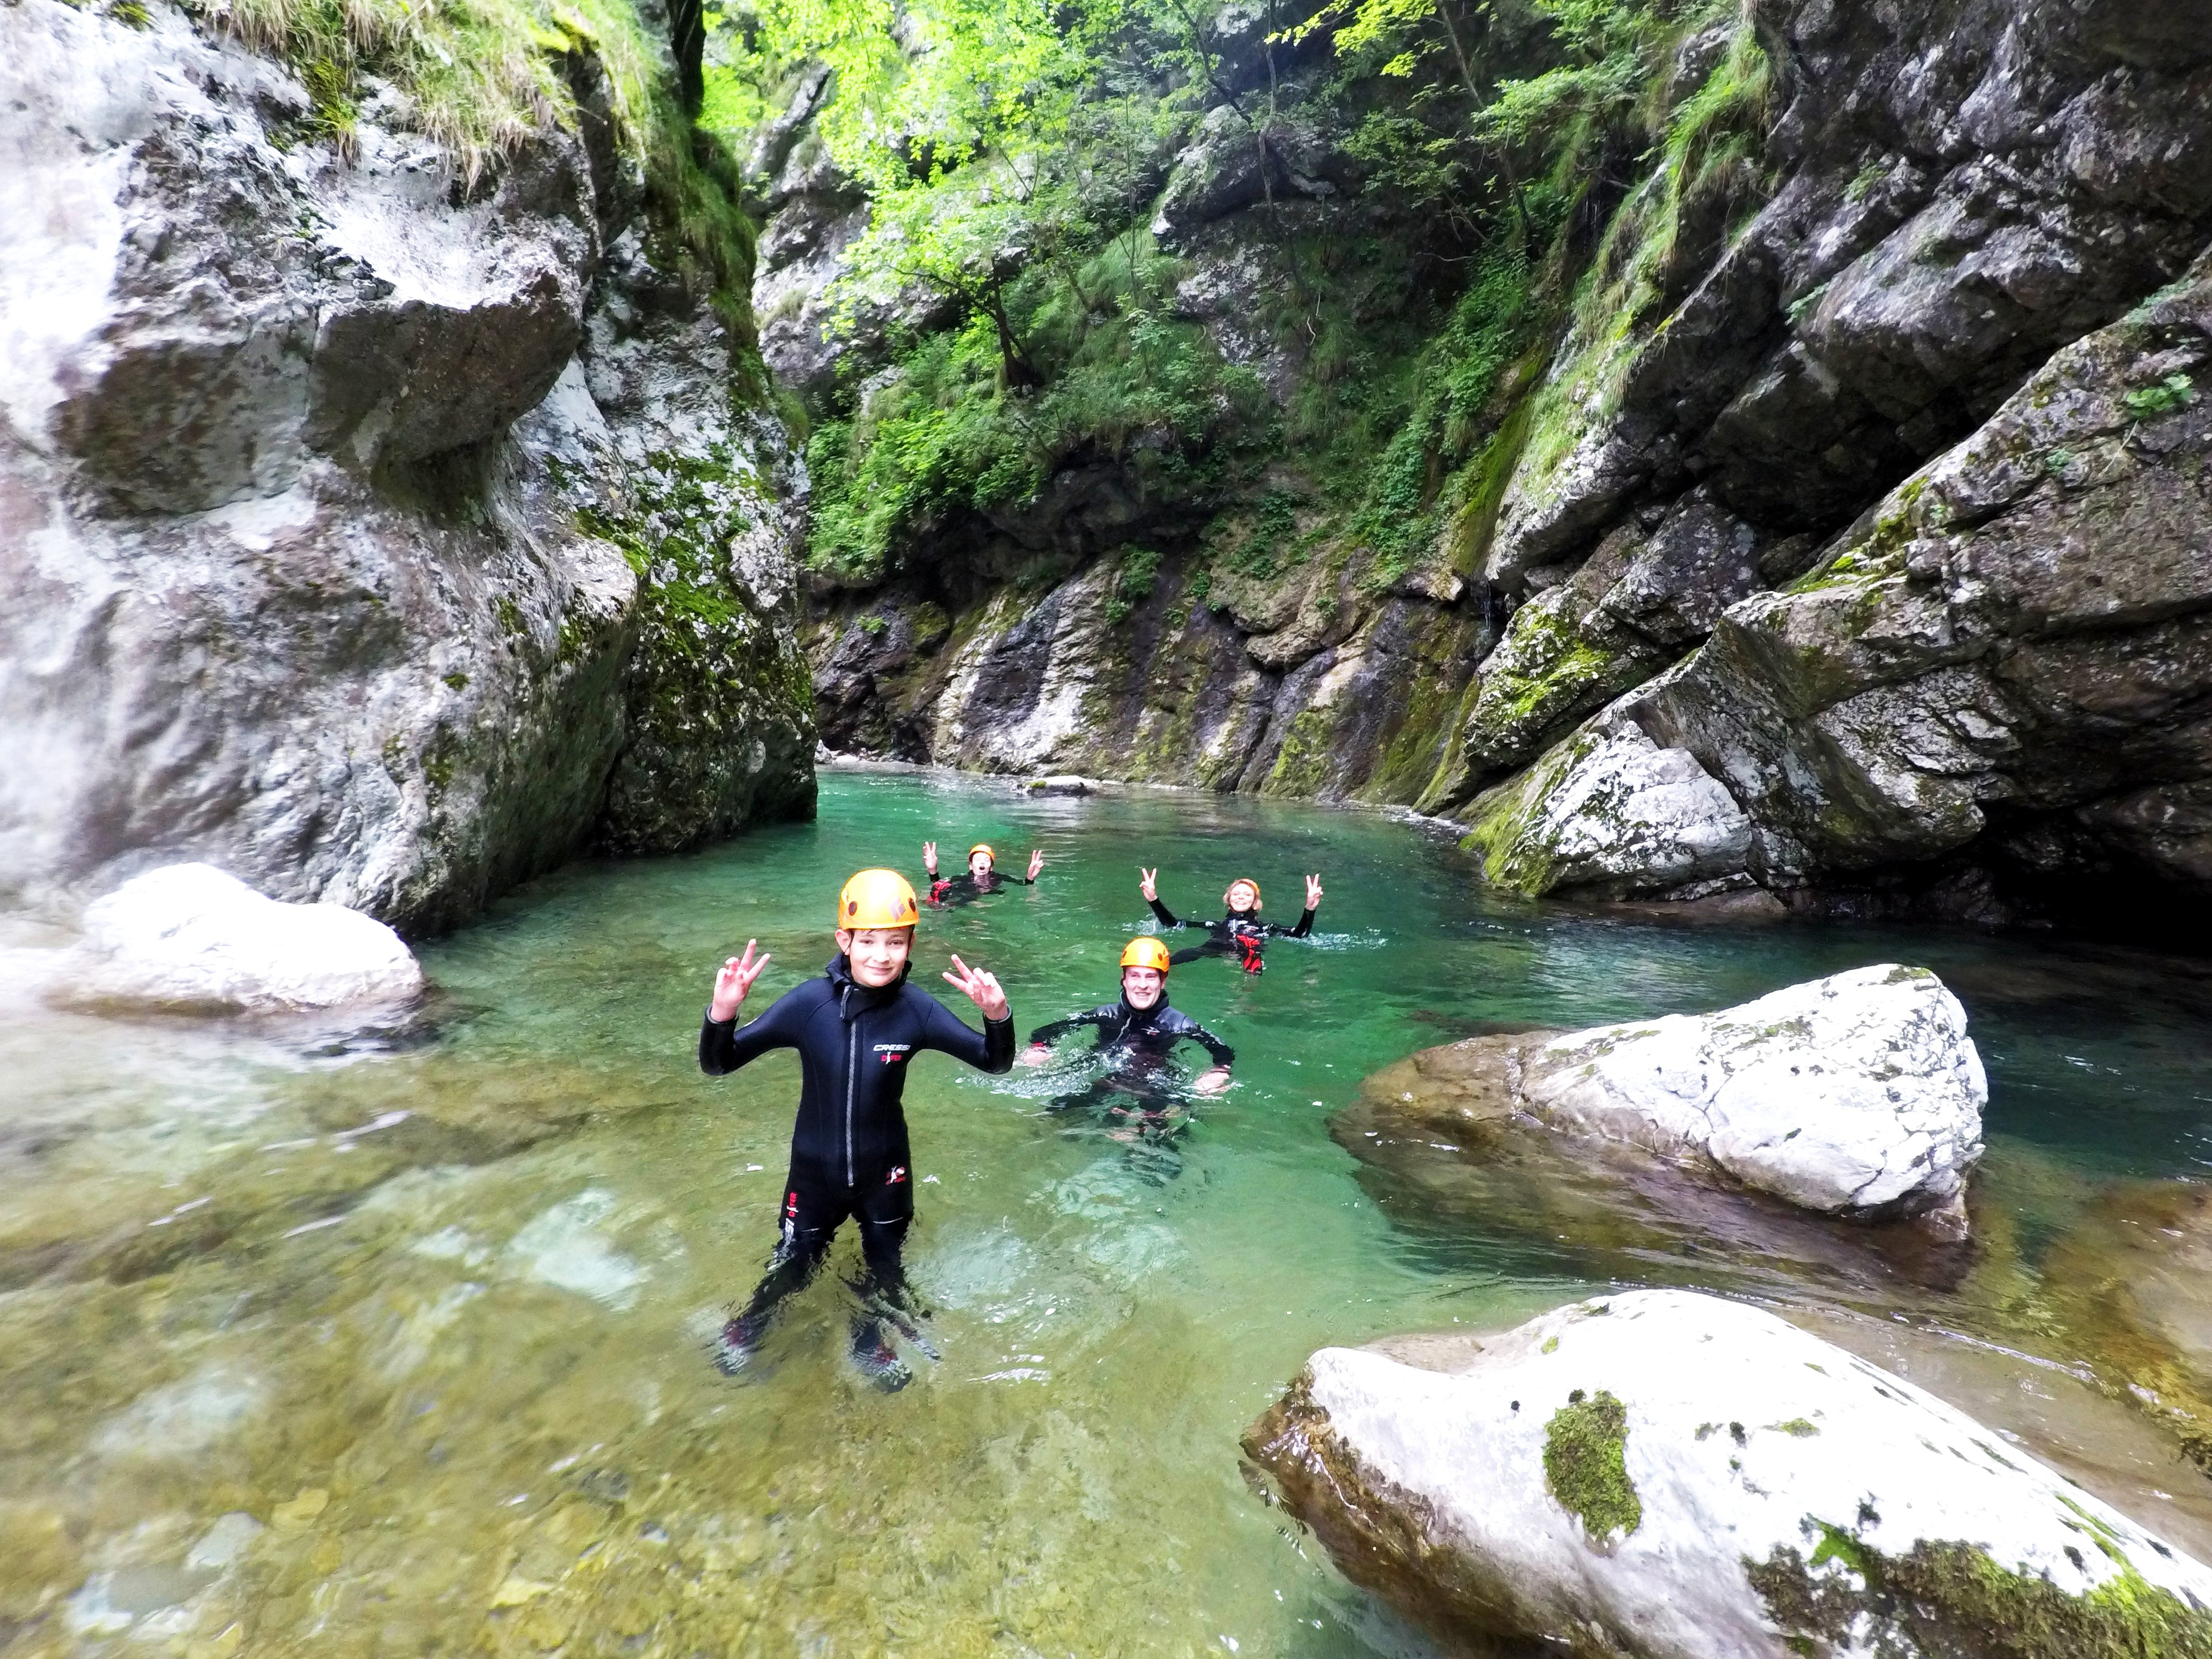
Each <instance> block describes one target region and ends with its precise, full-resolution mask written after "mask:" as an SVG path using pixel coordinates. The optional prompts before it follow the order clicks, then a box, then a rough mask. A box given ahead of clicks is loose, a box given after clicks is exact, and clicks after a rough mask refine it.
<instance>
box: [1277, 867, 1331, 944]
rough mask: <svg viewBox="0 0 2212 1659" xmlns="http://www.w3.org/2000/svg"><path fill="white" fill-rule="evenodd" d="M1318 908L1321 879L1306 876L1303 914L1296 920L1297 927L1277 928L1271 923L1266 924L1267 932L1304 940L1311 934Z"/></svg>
mask: <svg viewBox="0 0 2212 1659" xmlns="http://www.w3.org/2000/svg"><path fill="white" fill-rule="evenodd" d="M1320 908H1321V878H1320V877H1319V876H1308V877H1307V878H1306V908H1305V914H1304V915H1301V916H1300V917H1299V918H1298V925H1297V927H1276V926H1274V925H1273V923H1272V922H1271V923H1269V924H1268V927H1267V931H1268V932H1269V933H1280V934H1281V935H1282V936H1283V937H1284V938H1285V939H1304V937H1305V936H1306V935H1307V934H1308V933H1311V932H1313V924H1314V912H1315V911H1316V910H1318V909H1320Z"/></svg>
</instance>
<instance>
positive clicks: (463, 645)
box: [0, 0, 813, 931]
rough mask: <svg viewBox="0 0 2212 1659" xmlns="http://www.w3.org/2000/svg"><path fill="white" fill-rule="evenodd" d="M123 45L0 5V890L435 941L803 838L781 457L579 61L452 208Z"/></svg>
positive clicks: (245, 66)
mask: <svg viewBox="0 0 2212 1659" xmlns="http://www.w3.org/2000/svg"><path fill="white" fill-rule="evenodd" d="M137 18H143V27H140V26H134V21H133V19H137ZM133 19H124V18H121V17H120V16H119V15H109V16H103V15H99V14H97V13H95V12H93V11H89V10H76V9H71V8H70V7H67V6H64V5H61V4H58V3H54V0H25V3H22V4H20V5H14V6H10V7H9V8H7V9H5V11H4V12H0V106H4V107H5V108H6V110H7V112H8V113H7V116H6V118H5V121H4V123H0V217H4V218H5V220H6V222H8V224H9V227H10V232H9V235H8V237H7V238H6V239H5V241H4V244H0V307H4V309H5V311H6V313H7V316H8V325H7V327H6V329H5V330H4V331H0V589H4V591H5V592H6V593H7V595H8V603H7V604H6V605H4V606H3V607H0V884H4V886H5V887H6V888H8V889H9V890H15V891H16V892H19V893H21V894H25V895H27V896H32V897H34V898H36V897H44V896H50V895H53V894H55V893H57V892H61V891H67V890H83V889H86V888H96V887H98V886H100V885H101V884H106V883H108V882H111V881H112V879H113V878H114V877H115V876H117V875H119V874H126V873H128V872H130V871H131V870H132V869H134V868H137V867H140V866H144V865H147V864H151V863H161V862H173V861H175V860H176V859H177V858H178V857H179V856H180V855H182V856H190V857H195V858H204V859H206V860H210V861H212V862H215V863H216V864H218V865H220V866H222V867H223V868H225V869H227V870H228V871H230V872H232V873H234V874H236V875H238V876H240V877H241V878H246V879H247V880H248V881H249V882H251V883H252V884H254V885H256V886H258V887H259V888H260V889H261V890H264V891H266V892H268V893H270V895H272V896H276V897H280V898H284V899H293V900H299V899H315V898H321V899H328V900H332V901H335V902H340V903H343V904H347V905H349V906H352V907H354V908H358V909H362V910H366V911H368V912H369V913H370V914H371V915H375V916H378V917H380V918H381V919H383V920H386V921H390V922H392V923H393V924H394V925H396V926H398V927H402V928H404V929H408V930H410V931H421V930H425V929H435V928H437V927H443V926H446V925H448V924H450V923H452V922H453V921H456V920H457V919H459V918H461V917H464V916H466V915H470V914H471V913H473V912H474V911H476V910H477V908H480V907H481V906H482V905H483V903H484V902H485V901H486V900H487V899H488V898H489V896H491V895H493V894H495V893H496V892H498V891H500V890H502V889H504V888H506V887H507V886H509V885H511V884H513V883H514V882H516V881H518V880H520V879H521V878H524V877H526V876H527V875H530V874H532V872H536V871H538V870H540V869H543V868H544V867H546V866H549V865H550V864H553V863H555V862H557V861H559V860H562V859H564V858H567V857H568V856H571V855H572V854H574V853H576V852H577V851H579V850H581V849H583V848H586V847H589V846H591V845H592V844H593V843H594V842H603V843H605V844H607V845H610V846H611V847H614V848H620V849H623V850H665V849H669V848H679V847H684V846H689V845H692V844H696V842H700V841H702V840H703V839H705V838H707V837H708V836H716V835H721V834H726V833H727V832H729V831H730V830H732V829H735V828H737V827H738V826H739V825H740V824H742V823H746V822H748V821H750V820H751V819H753V818H756V817H775V816H779V815H783V814H787V813H791V812H794V811H797V812H804V811H810V810H811V800H812V793H813V782H812V771H811V767H812V750H813V733H812V729H811V716H810V714H809V712H808V709H807V707H806V699H805V666H804V665H803V663H802V662H801V661H800V660H799V657H798V654H797V651H796V647H795V645H794V642H793V633H792V627H793V622H794V621H795V618H796V605H797V602H798V601H797V594H796V590H795V583H794V574H793V567H792V562H791V552H792V546H793V537H794V535H795V533H796V528H797V522H798V521H797V520H796V519H795V518H794V517H793V489H794V483H793V478H792V477H791V475H790V471H789V466H788V461H787V456H786V453H785V450H784V445H783V438H782V432H781V427H780V426H779V425H778V423H777V422H775V420H774V419H773V418H772V417H769V416H763V414H762V413H761V412H760V410H759V409H758V407H757V404H759V403H760V402H761V401H762V393H761V392H759V391H758V390H757V379H758V377H757V368H754V369H749V368H748V365H749V363H750V362H751V346H750V342H749V341H748V340H746V339H744V338H741V337H732V336H730V335H729V334H727V333H726V331H725V329H724V327H723V325H722V324H721V323H720V321H719V320H718V319H716V317H715V316H714V313H713V311H712V309H711V308H710V307H709V305H708V296H709V292H710V290H711V289H713V287H714V284H715V283H716V281H717V277H716V276H715V275H714V271H713V270H710V269H708V266H707V264H705V263H702V260H701V259H699V258H696V257H695V256H694V255H693V254H692V253H691V252H690V251H688V249H687V247H686V245H685V242H684V229H683V228H682V227H681V226H680V225H678V223H677V222H676V221H675V220H674V219H673V218H672V217H671V213H670V210H669V208H668V205H667V204H666V202H665V199H664V198H663V197H659V196H656V195H655V194H654V193H653V191H652V190H651V189H649V188H648V181H647V176H646V170H645V168H644V167H643V166H642V164H641V159H640V158H641V132H642V128H641V126H639V125H637V123H638V121H639V119H640V118H641V117H642V115H643V113H644V112H642V111H641V110H639V109H636V108H635V107H633V108H632V109H631V110H630V111H629V115H628V116H627V117H623V116H621V115H620V114H619V113H617V112H614V111H613V110H612V107H611V99H612V98H613V94H612V93H611V88H610V83H609V80H608V75H607V71H606V70H605V67H604V64H603V63H602V60H601V58H600V56H599V52H598V51H597V49H596V48H595V47H594V46H593V45H592V42H591V40H589V38H588V35H587V34H580V35H575V36H573V37H560V38H562V39H566V40H567V41H568V46H567V47H566V48H565V49H564V50H563V51H562V52H560V53H557V54H554V55H553V56H552V57H551V58H550V60H549V61H550V62H551V63H552V64H553V65H554V67H555V69H556V71H557V74H558V76H560V77H562V81H563V82H564V83H565V85H566V88H567V89H568V99H569V101H570V103H571V105H572V106H573V113H572V114H571V115H570V116H568V117H566V118H564V120H563V121H562V122H556V121H555V120H554V119H553V118H551V117H550V115H548V116H547V117H546V118H544V119H542V120H541V121H540V123H539V125H538V129H537V130H536V131H532V132H531V133H530V134H529V135H528V137H526V139H524V140H522V141H520V142H518V143H516V144H515V145H514V146H513V149H512V153H511V154H505V155H495V156H494V157H493V165H491V166H490V167H489V169H488V170H487V171H485V172H483V173H477V171H476V170H475V168H474V167H473V165H471V167H469V168H467V169H464V168H463V167H461V165H460V162H459V159H458V158H457V157H456V156H455V155H453V154H452V153H451V152H449V151H448V150H447V149H444V148H442V147H441V146H440V145H439V144H437V143H432V142H431V141H429V140H428V139H426V138H423V137H420V136H419V135H418V134H416V132H414V131H410V130H409V129H408V125H407V121H408V120H409V119H410V106H409V105H408V104H407V102H406V100H405V99H404V96H403V95H402V94H400V93H398V91H397V90H396V89H393V88H388V87H387V88H386V89H385V90H384V91H382V92H376V91H374V88H371V92H372V94H373V95H371V96H368V97H367V98H366V100H365V101H364V102H363V103H362V106H361V107H360V108H359V110H358V111H356V110H355V109H354V107H353V106H352V105H350V104H349V105H347V106H346V114H347V117H348V119H349V122H350V123H351V125H349V126H348V127H347V129H346V131H345V137H344V142H343V144H341V143H339V142H337V140H336V139H335V138H332V137H330V135H329V133H328V132H327V131H325V126H322V125H318V122H319V121H324V120H325V114H323V113H319V112H322V111H324V106H322V105H319V104H318V103H316V102H315V100H314V98H313V97H312V96H311V95H310V93H309V92H308V90H307V88H306V87H305V86H304V85H303V83H302V82H300V81H298V80H295V78H294V77H293V76H291V75H290V74H289V73H288V72H287V71H286V70H283V69H282V68H280V67H279V66H278V65H277V64H275V63H274V62H272V61H270V59H268V58H263V57H258V56H256V55H254V54H252V53H250V52H246V51H245V50H243V49H242V48H240V46H237V45H235V44H232V43H230V42H228V40H224V39H222V38H220V37H217V36H215V35H213V34H211V33H210V32H209V31H208V30H206V29H205V28H203V27H197V26H196V25H195V24H193V23H192V22H191V21H188V20H187V19H186V17H185V15H182V14H180V13H179V12H177V11H175V10H173V9H170V8H168V7H167V6H161V5H156V6H154V7H152V8H150V9H143V10H142V9H136V8H134V9H133ZM549 38H551V37H549ZM380 99H381V100H383V101H382V102H381V103H380V102H379V101H378V100H380ZM356 117H357V118H356ZM626 121H627V122H628V123H629V124H628V125H625V122H626ZM749 379H750V380H751V381H752V382H753V384H754V385H755V386H756V390H755V391H753V392H750V393H748V392H746V390H745V386H746V385H747V382H748V380H749Z"/></svg>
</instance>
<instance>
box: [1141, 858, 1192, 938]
mask: <svg viewBox="0 0 2212 1659" xmlns="http://www.w3.org/2000/svg"><path fill="white" fill-rule="evenodd" d="M1137 875H1138V878H1139V879H1138V882H1137V890H1138V891H1139V892H1140V893H1142V894H1143V895H1144V896H1145V902H1146V903H1147V904H1149V905H1151V906H1152V915H1153V918H1154V919H1155V920H1156V921H1158V923H1159V924H1160V926H1161V927H1182V923H1181V922H1179V921H1176V918H1175V912H1174V911H1172V910H1170V909H1169V908H1168V907H1167V906H1166V905H1164V904H1163V903H1161V902H1160V884H1159V875H1160V872H1159V871H1158V870H1157V869H1152V870H1147V869H1146V868H1144V867H1143V866H1141V865H1140V866H1138V869H1137Z"/></svg>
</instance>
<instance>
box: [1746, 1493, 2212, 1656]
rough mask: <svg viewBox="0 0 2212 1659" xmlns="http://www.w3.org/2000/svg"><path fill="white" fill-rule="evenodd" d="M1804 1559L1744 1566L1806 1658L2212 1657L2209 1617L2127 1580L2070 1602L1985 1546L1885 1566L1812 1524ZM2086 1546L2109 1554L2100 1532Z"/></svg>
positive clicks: (1950, 1545)
mask: <svg viewBox="0 0 2212 1659" xmlns="http://www.w3.org/2000/svg"><path fill="white" fill-rule="evenodd" d="M1808 1527H1809V1528H1810V1529H1812V1530H1814V1531H1816V1532H1817V1533H1818V1534H1819V1538H1820V1542H1819V1543H1818V1545H1817V1546H1816V1547H1814V1552H1813V1554H1812V1556H1811V1558H1810V1559H1808V1558H1807V1557H1806V1556H1805V1555H1804V1554H1803V1553H1802V1552H1801V1551H1798V1550H1796V1549H1792V1548H1789V1547H1777V1548H1776V1549H1775V1550H1774V1551H1773V1553H1771V1554H1770V1555H1769V1556H1768V1557H1767V1558H1766V1559H1765V1560H1764V1561H1755V1560H1753V1559H1749V1558H1748V1557H1747V1558H1746V1559H1745V1561H1744V1570H1745V1571H1746V1572H1747V1574H1748V1575H1749V1577H1750V1579H1751V1583H1752V1587H1753V1589H1756V1590H1757V1591H1758V1592H1759V1596H1760V1597H1761V1599H1762V1600H1764V1601H1765V1603H1766V1607H1767V1611H1768V1613H1769V1614H1770V1615H1771V1617H1772V1618H1773V1620H1774V1621H1775V1623H1776V1624H1777V1625H1778V1626H1780V1627H1781V1629H1782V1631H1783V1633H1784V1638H1785V1639H1786V1640H1787V1641H1788V1642H1789V1644H1790V1646H1791V1647H1792V1648H1794V1649H1796V1650H1797V1651H1799V1652H1802V1653H1823V1652H1826V1651H1829V1650H1831V1649H1832V1648H1842V1647H1844V1646H1848V1647H1849V1648H1850V1650H1851V1651H1853V1652H1875V1653H1889V1652H1897V1653H1926V1654H1942V1655H1945V1656H1948V1659H2212V1613H2205V1612H2204V1611H2203V1610H2202V1609H2199V1608H2197V1607H2191V1606H2190V1605H2189V1604H2188V1603H2186V1602H2185V1601H2182V1600H2180V1599H2179V1597H2178V1596H2176V1595H2173V1594H2172V1592H2170V1591H2168V1590H2164V1589H2160V1588H2159V1587H2158V1586H2157V1585H2155V1584H2153V1583H2150V1582H2149V1581H2148V1579H2146V1578H2144V1577H2142V1574H2141V1573H2139V1572H2137V1571H2136V1570H2135V1569H2134V1567H2132V1566H2131V1565H2128V1564H2127V1562H2126V1560H2125V1558H2124V1557H2118V1556H2117V1552H2116V1551H2113V1550H2112V1549H2110V1548H2109V1547H2106V1548H2105V1553H2106V1554H2108V1555H2114V1556H2115V1557H2116V1559H2118V1562H2119V1565H2120V1569H2121V1570H2120V1571H2119V1572H2118V1575H2117V1576H2115V1577H2112V1578H2109V1579H2107V1580H2106V1581H2105V1582H2104V1583H2101V1584H2100V1585H2098V1586H2097V1587H2096V1588H2095V1589H2092V1590H2090V1591H2089V1592H2087V1594H2086V1595H2069V1594H2068V1593H2067V1592H2066V1591H2064V1590H2063V1589H2060V1588H2059V1587H2058V1586H2057V1584H2055V1583H2051V1580H2049V1579H2048V1578H2045V1577H2042V1576H2041V1575H2039V1574H2028V1573H2023V1572H2017V1571H2013V1570H2012V1569H2010V1568H2008V1567H2005V1566H2002V1565H1999V1564H1998V1563H1997V1562H1996V1560H1995V1559H1992V1558H1991V1557H1990V1554H1989V1553H1988V1552H1987V1551H1985V1550H1984V1549H1981V1548H1979V1547H1977V1546H1975V1545H1972V1544H1969V1543H1963V1542H1960V1541H1950V1540H1923V1541H1920V1542H1919V1543H1917V1544H1915V1545H1914V1546H1913V1547H1912V1549H1911V1552H1910V1553H1907V1554H1904V1555H1898V1556H1887V1555H1884V1554H1883V1553H1881V1552H1880V1551H1879V1550H1876V1549H1875V1548H1874V1547H1872V1546H1870V1545H1869V1544H1867V1543H1866V1542H1865V1541H1863V1539H1861V1538H1859V1537H1858V1536H1857V1534H1854V1533H1852V1532H1850V1531H1849V1530H1847V1529H1845V1528H1841V1527H1837V1526H1833V1525H1831V1524H1830V1523H1828V1522H1824V1521H1820V1520H1818V1519H1817V1518H1814V1519H1810V1520H1808ZM2085 1536H2087V1537H2088V1538H2089V1539H2090V1540H2091V1541H2093V1542H2094V1543H2096V1544H2098V1545H2099V1546H2100V1547H2104V1546H2103V1541H2102V1540H2101V1539H2100V1538H2098V1537H2097V1536H2096V1534H2095V1533H2094V1532H2093V1531H2085Z"/></svg>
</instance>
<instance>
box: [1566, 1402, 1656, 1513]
mask: <svg viewBox="0 0 2212 1659" xmlns="http://www.w3.org/2000/svg"><path fill="white" fill-rule="evenodd" d="M1627 1447H1628V1408H1627V1407H1626V1406H1624V1405H1622V1404H1621V1403H1620V1401H1619V1400H1617V1399H1615V1398H1614V1397H1613V1395H1610V1394H1608V1393H1607V1392H1606V1391H1605V1390H1604V1389H1599V1390H1598V1391H1597V1392H1596V1393H1595V1394H1594V1395H1589V1397H1588V1398H1585V1397H1584V1396H1583V1391H1582V1390H1581V1389H1576V1390H1575V1391H1574V1392H1573V1393H1572V1394H1571V1395H1568V1396H1567V1403H1566V1404H1565V1405H1564V1406H1562V1407H1559V1410H1558V1411H1556V1412H1554V1413H1552V1420H1551V1421H1550V1422H1549V1423H1547V1424H1546V1425H1544V1483H1545V1485H1546V1486H1547V1487H1548V1488H1549V1489H1550V1491H1551V1494H1552V1496H1553V1497H1554V1498H1558V1499H1559V1502H1560V1503H1561V1504H1565V1506H1566V1507H1567V1508H1568V1509H1570V1510H1572V1511H1573V1512H1574V1513H1575V1514H1576V1515H1577V1516H1579V1517H1580V1518H1581V1520H1582V1523H1583V1530H1584V1531H1585V1532H1587V1533H1588V1534H1589V1536H1590V1538H1591V1540H1592V1541H1594V1542H1602V1541H1605V1540H1606V1539H1607V1538H1610V1537H1611V1536H1612V1535H1613V1534H1614V1533H1616V1532H1618V1533H1620V1534H1622V1535H1623V1536H1624V1537H1625V1536H1626V1535H1627V1534H1630V1533H1632V1532H1634V1531H1635V1530H1636V1529H1637V1528H1638V1527H1640V1526H1641V1525H1643V1524H1644V1500H1643V1499H1642V1498H1638V1496H1637V1495H1636V1487H1635V1485H1634V1483H1632V1481H1631V1480H1629V1478H1628V1455H1627Z"/></svg>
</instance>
